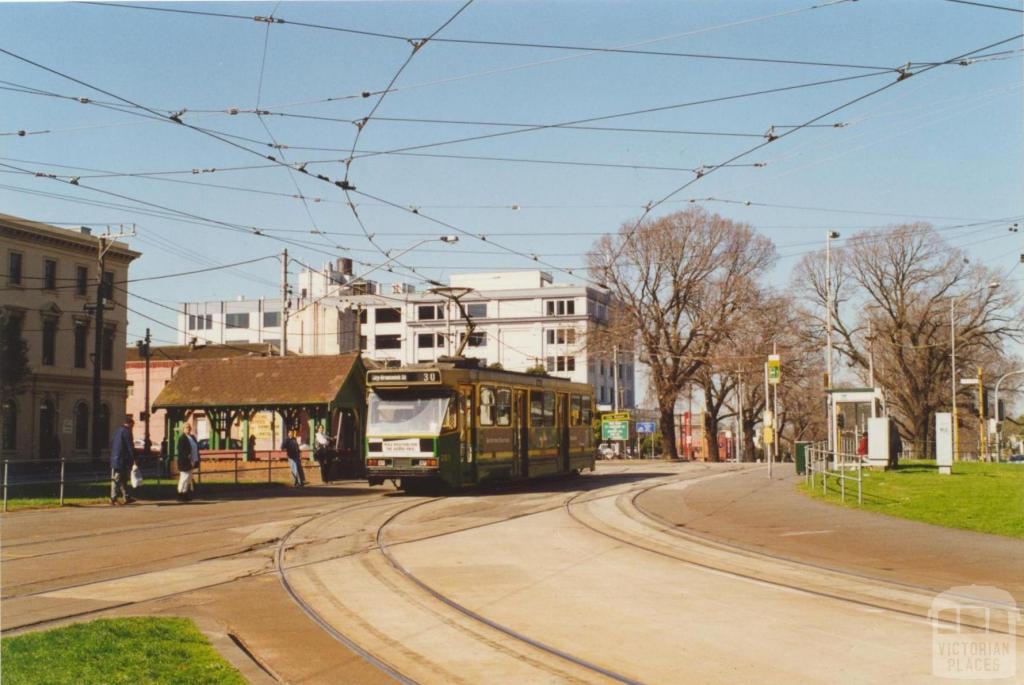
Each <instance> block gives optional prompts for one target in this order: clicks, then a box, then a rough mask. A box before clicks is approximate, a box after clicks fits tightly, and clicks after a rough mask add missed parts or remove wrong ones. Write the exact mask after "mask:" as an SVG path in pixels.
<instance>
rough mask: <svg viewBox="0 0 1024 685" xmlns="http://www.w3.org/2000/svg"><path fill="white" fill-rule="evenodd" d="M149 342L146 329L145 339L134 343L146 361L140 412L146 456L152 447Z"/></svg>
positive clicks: (150, 354) (150, 339)
mask: <svg viewBox="0 0 1024 685" xmlns="http://www.w3.org/2000/svg"><path fill="white" fill-rule="evenodd" d="M151 341H152V338H151V337H150V334H149V329H148V328H147V329H146V337H145V339H144V340H139V341H138V342H137V343H135V344H136V345H137V346H138V348H139V356H141V357H142V358H143V359H145V360H146V391H145V392H146V399H145V401H146V409H145V411H143V412H142V420H143V423H144V424H145V426H146V433H145V438H144V440H145V447H144V448H143V449H144V451H145V453H146V456H149V454H150V452H151V446H152V443H151V442H150V439H149V412H150V409H149V360H150V358H151V357H152V353H151V352H150V349H149V345H150V342H151Z"/></svg>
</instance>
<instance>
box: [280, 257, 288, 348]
mask: <svg viewBox="0 0 1024 685" xmlns="http://www.w3.org/2000/svg"><path fill="white" fill-rule="evenodd" d="M280 354H281V356H282V357H284V356H287V354H288V250H287V249H285V250H284V251H283V252H282V253H281V351H280Z"/></svg>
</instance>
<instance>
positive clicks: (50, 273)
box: [43, 259, 57, 290]
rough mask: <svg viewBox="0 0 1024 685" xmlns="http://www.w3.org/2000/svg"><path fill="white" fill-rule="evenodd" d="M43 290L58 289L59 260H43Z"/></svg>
mask: <svg viewBox="0 0 1024 685" xmlns="http://www.w3.org/2000/svg"><path fill="white" fill-rule="evenodd" d="M43 288H45V289H46V290H56V289H57V260H55V259H44V260H43Z"/></svg>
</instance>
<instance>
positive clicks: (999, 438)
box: [995, 369, 1024, 461]
mask: <svg viewBox="0 0 1024 685" xmlns="http://www.w3.org/2000/svg"><path fill="white" fill-rule="evenodd" d="M1022 373H1024V369H1018V370H1016V371H1010V372H1009V373H1004V374H1003V375H1002V376H1000V377H999V380H998V381H996V416H995V418H996V422H997V427H996V461H999V456H1000V454H1002V449H1003V441H1002V438H1003V432H1002V431H1001V430H999V429H1000V428H1001V426H999V425H998V424H999V423H1001V422H1002V420H1003V419H1002V417H1001V416H999V386H1000V385H1001V384H1002V382H1003V381H1004V380H1006V378H1007V377H1009V376H1016V375H1018V374H1022Z"/></svg>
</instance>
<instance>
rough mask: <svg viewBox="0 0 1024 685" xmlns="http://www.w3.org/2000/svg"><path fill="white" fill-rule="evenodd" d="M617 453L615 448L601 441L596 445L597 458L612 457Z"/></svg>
mask: <svg viewBox="0 0 1024 685" xmlns="http://www.w3.org/2000/svg"><path fill="white" fill-rule="evenodd" d="M617 456H618V454H616V452H615V448H614V447H612V446H611V445H609V444H607V443H601V444H600V445H598V446H597V458H598V459H614V458H615V457H617Z"/></svg>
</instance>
